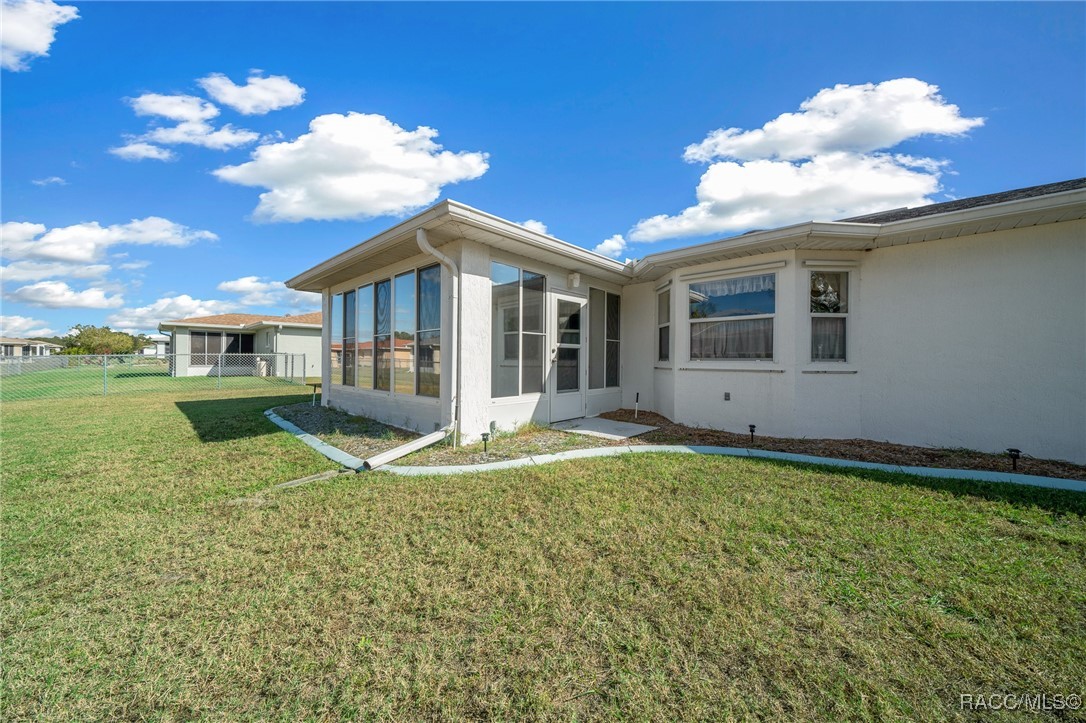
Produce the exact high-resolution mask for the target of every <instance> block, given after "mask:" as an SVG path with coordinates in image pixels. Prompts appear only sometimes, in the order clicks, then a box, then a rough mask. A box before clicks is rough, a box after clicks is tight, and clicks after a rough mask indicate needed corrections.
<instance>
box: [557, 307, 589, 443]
mask: <svg viewBox="0 0 1086 723" xmlns="http://www.w3.org/2000/svg"><path fill="white" fill-rule="evenodd" d="M586 308H587V302H586V301H585V299H583V298H581V297H578V296H566V295H563V294H553V295H552V300H551V314H552V316H551V318H552V319H554V323H553V324H551V328H552V329H554V337H553V339H551V345H550V352H551V354H550V355H551V365H550V373H549V374H548V375H547V379H548V381H547V388H548V392H549V393H550V397H551V421H552V422H561V421H563V420H566V419H577V418H578V417H583V416H584V414H585V356H586V352H587V349H588V343H587V342H588V338H587V336H586V335H585V326H586V325H585V321H586V319H585V317H586Z"/></svg>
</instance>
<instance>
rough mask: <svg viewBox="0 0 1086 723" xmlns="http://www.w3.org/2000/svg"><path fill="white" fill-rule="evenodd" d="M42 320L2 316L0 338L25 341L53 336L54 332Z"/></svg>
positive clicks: (0, 318) (0, 319)
mask: <svg viewBox="0 0 1086 723" xmlns="http://www.w3.org/2000/svg"><path fill="white" fill-rule="evenodd" d="M45 323H46V322H44V321H42V320H41V319H31V318H30V317H29V316H14V315H12V316H0V336H6V337H9V338H15V339H25V338H26V337H30V336H52V335H53V330H52V329H50V328H49V327H47V326H45Z"/></svg>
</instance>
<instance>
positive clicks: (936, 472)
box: [264, 409, 1086, 493]
mask: <svg viewBox="0 0 1086 723" xmlns="http://www.w3.org/2000/svg"><path fill="white" fill-rule="evenodd" d="M264 415H265V416H267V418H268V419H269V420H270V421H272V422H274V423H275V424H276V425H278V426H279V427H281V428H283V429H285V430H286V431H288V432H290V433H291V434H293V435H294V436H295V437H297V438H298V439H300V440H301V441H302V442H304V443H305V444H308V445H309V446H310V447H312V448H313V449H315V450H317V451H318V452H320V453H321V454H323V455H324V456H325V457H328V459H331V460H333V461H335V462H337V463H339V464H341V465H343V466H344V467H349V468H350V469H353V470H356V471H358V472H361V471H362V460H360V459H358V458H357V457H353V456H351V455H349V454H347V453H346V452H344V451H342V450H340V449H336V448H335V447H333V446H332V445H330V444H327V443H325V442H322V441H320V440H319V439H317V438H316V437H314V436H313V435H311V434H306V433H305V432H304V431H302V430H301V429H299V428H298V427H296V426H295V425H293V424H291V423H290V422H288V421H286V420H285V419H283V418H282V417H280V416H279V415H277V414H275V413H274V412H272V410H270V409H269V410H268V411H266V412H264ZM652 452H667V453H672V454H708V455H716V456H727V457H750V458H755V459H775V460H780V461H784V462H797V463H800V464H817V465H826V466H829V467H846V468H853V469H873V470H879V471H882V472H897V473H902V474H911V475H916V476H917V477H935V478H940V479H962V480H974V481H977V482H1007V483H1011V484H1020V485H1028V486H1030V487H1045V488H1048V489H1057V490H1071V491H1073V492H1083V493H1086V481H1082V480H1070V479H1062V478H1059V477H1041V476H1038V475H1029V474H1016V473H1013V472H987V471H983V470H974V469H939V468H936V467H905V466H900V465H895V464H879V463H877V462H857V461H855V460H849V459H835V458H832V457H814V456H811V455H806V454H789V453H787V452H770V451H767V450H763V449H744V448H742V447H708V446H697V445H694V446H687V445H679V444H642V445H630V446H619V447H599V448H597V449H575V450H571V451H569V452H558V453H556V454H540V455H535V456H533V457H524V458H522V459H509V460H503V461H501V462H489V463H486V464H470V465H458V466H444V467H419V466H407V465H404V466H398V465H385V466H384V467H379V468H377V469H376V470H374V471H375V472H389V473H391V474H398V475H408V476H420V475H450V474H470V473H474V472H490V471H494V470H501V469H514V468H516V467H532V466H535V465H541V464H550V463H552V462H562V461H565V460H571V459H589V458H592V457H612V456H614V455H619V454H646V453H652Z"/></svg>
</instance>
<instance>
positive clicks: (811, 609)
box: [0, 390, 1086, 721]
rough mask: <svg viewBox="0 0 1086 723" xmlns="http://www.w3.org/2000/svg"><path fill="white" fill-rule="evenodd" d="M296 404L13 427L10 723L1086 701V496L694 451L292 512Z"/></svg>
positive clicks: (338, 499) (420, 482)
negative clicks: (995, 696)
mask: <svg viewBox="0 0 1086 723" xmlns="http://www.w3.org/2000/svg"><path fill="white" fill-rule="evenodd" d="M307 391H308V390H307ZM271 392H272V390H267V391H266V392H265V393H264V394H263V395H261V394H260V393H258V392H255V391H252V390H244V391H242V390H239V391H231V392H223V393H219V394H217V395H216V394H214V393H211V392H207V393H202V394H193V395H190V396H187V397H183V398H178V397H176V396H169V395H143V396H118V397H106V398H97V399H95V398H87V399H66V400H45V401H40V402H33V403H26V402H23V403H10V404H5V405H4V406H3V410H2V423H3V449H2V452H3V526H2V533H0V534H2V535H3V539H2V543H3V548H2V549H3V616H2V621H3V622H2V625H3V627H2V634H3V641H2V642H3V657H4V660H3V663H4V665H3V671H2V679H0V680H2V687H0V705H2V706H3V717H4V718H5V719H42V720H49V719H68V720H72V719H76V720H88V719H103V718H125V719H144V718H152V719H156V720H192V719H213V720H237V719H249V720H255V719H278V720H291V721H293V720H298V719H306V720H311V719H331V718H354V717H387V718H396V719H417V718H454V719H461V718H491V717H496V718H510V719H512V718H516V719H520V718H562V719H571V718H577V719H593V718H613V717H623V718H631V719H659V720H677V719H722V718H729V717H730V718H749V717H769V718H802V719H812V718H813V719H825V720H839V719H843V718H848V719H900V718H911V719H922V720H946V719H952V718H955V717H961V716H962V714H961V713H960V711H959V709H958V706H959V694H962V693H974V694H978V693H1042V692H1046V693H1049V694H1057V693H1064V694H1066V693H1083V692H1086V691H1083V681H1084V680H1086V517H1084V516H1086V495H1081V494H1076V493H1071V492H1060V491H1050V490H1043V489H1034V488H1019V487H1012V486H1009V485H985V484H979V483H958V482H952V481H938V480H926V481H922V480H918V479H915V478H909V477H904V476H900V475H890V474H882V473H874V472H853V473H848V472H843V471H841V470H833V471H831V470H829V469H823V468H811V467H797V466H790V465H781V464H773V463H768V462H762V461H755V460H749V459H746V460H744V459H732V458H710V457H689V456H679V455H674V456H668V455H638V456H633V455H631V456H627V457H617V458H609V459H600V460H587V461H578V462H575V463H566V464H556V465H547V466H542V467H531V468H524V469H517V470H511V471H506V472H501V473H491V474H485V475H475V476H470V475H466V476H460V477H433V478H407V477H396V476H392V475H387V474H369V475H361V476H354V475H343V476H340V477H337V478H335V479H334V480H332V481H330V482H325V483H317V484H313V485H308V486H304V487H296V488H292V489H283V490H269V489H268V487H269V486H270V485H272V484H274V483H276V482H282V481H286V480H289V479H293V478H297V477H302V476H305V475H309V474H313V473H315V472H318V471H321V470H324V469H329V467H330V463H329V462H327V460H325V459H324V458H322V457H320V456H318V455H316V454H315V453H313V452H312V451H311V450H310V449H309V448H307V447H305V446H303V445H302V444H300V443H298V442H297V441H296V440H294V439H293V438H291V437H290V436H289V435H287V434H286V433H283V432H280V431H279V430H278V429H277V428H276V427H274V426H273V425H271V424H270V423H269V422H267V421H266V420H265V419H264V418H263V417H262V414H261V412H262V411H263V410H264V409H266V408H268V407H272V406H276V405H282V404H291V403H297V402H299V401H304V400H305V399H306V398H307V394H305V393H303V394H299V395H293V396H275V395H273V394H272V393H271Z"/></svg>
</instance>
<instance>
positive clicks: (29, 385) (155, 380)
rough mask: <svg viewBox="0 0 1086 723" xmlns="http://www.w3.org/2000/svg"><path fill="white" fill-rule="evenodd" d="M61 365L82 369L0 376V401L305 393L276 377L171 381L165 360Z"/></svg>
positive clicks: (217, 377)
mask: <svg viewBox="0 0 1086 723" xmlns="http://www.w3.org/2000/svg"><path fill="white" fill-rule="evenodd" d="M50 359H52V357H51V358H50ZM65 361H69V362H70V363H72V364H77V363H79V364H81V365H80V366H71V367H61V368H58V369H39V370H33V371H26V372H24V373H22V374H12V373H8V374H4V375H3V376H0V402H17V401H27V400H38V399H65V398H71V397H101V396H113V395H118V394H129V395H131V394H149V393H156V392H157V393H168V394H173V395H175V396H176V395H179V394H192V393H199V392H203V391H212V390H215V391H218V390H227V391H231V390H241V389H252V390H258V392H259V393H263V390H267V389H269V388H274V389H277V390H279V391H278V392H277V393H280V394H291V393H293V392H294V391H297V390H300V389H308V388H307V387H302V386H301V385H300V384H295V383H294V382H292V380H290V379H286V378H278V377H259V376H254V375H244V376H241V375H239V376H234V375H232V374H230V373H226V374H225V375H224V376H222V377H219V376H217V375H211V376H195V377H175V376H171V375H170V372H169V367H168V365H167V364H166V362H165V361H163V360H161V359H155V358H154V357H149V358H147V359H146V360H142V359H141V360H138V361H137V362H136V363H124V364H120V363H116V364H114V363H112V362H111V363H110V365H107V367H106V369H105V371H104V372H103V369H102V366H101V365H100V364H99V365H95V364H84V363H82V362H81V361H80V360H77V359H75V358H73V359H71V360H65ZM299 381H300V380H299ZM317 381H319V380H317ZM284 387H286V389H284ZM291 387H293V389H291ZM308 391H310V392H312V389H308Z"/></svg>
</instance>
